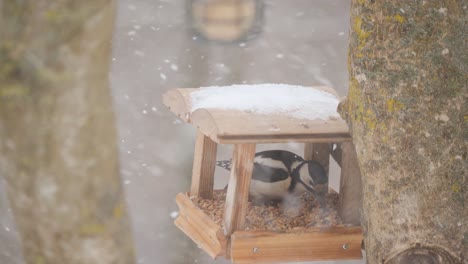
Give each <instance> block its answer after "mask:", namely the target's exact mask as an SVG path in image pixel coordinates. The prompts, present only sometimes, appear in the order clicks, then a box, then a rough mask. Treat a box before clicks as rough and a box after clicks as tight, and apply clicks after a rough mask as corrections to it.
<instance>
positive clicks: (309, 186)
mask: <svg viewBox="0 0 468 264" xmlns="http://www.w3.org/2000/svg"><path fill="white" fill-rule="evenodd" d="M216 165H218V166H220V167H222V168H225V169H227V170H231V161H230V160H224V161H218V162H216ZM306 191H309V192H311V193H312V194H313V195H314V197H315V198H316V200H317V201H318V202H319V203H320V205H321V206H323V205H324V203H325V195H326V193H327V191H328V177H327V175H326V172H325V169H324V168H323V167H322V166H321V165H320V164H319V163H318V162H316V161H311V160H309V161H306V160H304V159H303V158H302V157H300V156H298V155H296V154H294V153H292V152H290V151H286V150H267V151H262V152H258V153H256V154H255V158H254V167H253V171H252V180H251V181H250V189H249V194H250V196H251V198H252V200H254V201H282V200H283V199H285V198H287V197H288V196H289V195H294V196H299V195H301V194H302V193H304V192H306Z"/></svg>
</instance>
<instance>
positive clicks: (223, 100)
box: [191, 84, 340, 120]
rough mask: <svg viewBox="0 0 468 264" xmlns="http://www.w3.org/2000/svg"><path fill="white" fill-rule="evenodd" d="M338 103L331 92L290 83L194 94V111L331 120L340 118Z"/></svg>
mask: <svg viewBox="0 0 468 264" xmlns="http://www.w3.org/2000/svg"><path fill="white" fill-rule="evenodd" d="M311 88H312V89H311ZM338 103H339V99H338V97H337V96H336V95H333V94H331V93H330V92H326V91H323V90H321V89H314V87H304V86H297V85H288V84H258V85H231V86H225V87H217V86H212V87H203V88H201V89H200V90H198V91H195V92H192V93H191V105H192V108H191V112H193V111H195V110H197V109H200V108H205V109H225V110H239V111H246V112H250V113H257V114H265V115H268V114H278V113H279V114H284V115H286V116H290V117H293V118H297V119H309V120H314V119H322V120H328V119H337V118H340V116H339V115H338V113H337V112H336V108H337V106H338Z"/></svg>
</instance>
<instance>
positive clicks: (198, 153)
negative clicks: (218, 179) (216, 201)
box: [190, 130, 218, 199]
mask: <svg viewBox="0 0 468 264" xmlns="http://www.w3.org/2000/svg"><path fill="white" fill-rule="evenodd" d="M217 146H218V144H216V142H214V141H213V140H211V139H210V138H209V137H207V136H205V135H204V134H203V133H202V132H201V131H200V130H198V131H197V139H196V142H195V153H194V158H193V170H192V185H191V187H190V195H193V196H198V197H200V198H205V199H211V198H213V184H214V171H215V166H216V151H217Z"/></svg>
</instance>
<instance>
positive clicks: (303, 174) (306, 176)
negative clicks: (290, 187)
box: [299, 164, 313, 186]
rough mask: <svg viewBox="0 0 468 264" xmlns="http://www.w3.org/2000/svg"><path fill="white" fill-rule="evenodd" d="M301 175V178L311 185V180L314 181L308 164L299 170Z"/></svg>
mask: <svg viewBox="0 0 468 264" xmlns="http://www.w3.org/2000/svg"><path fill="white" fill-rule="evenodd" d="M299 177H300V178H301V180H302V181H303V182H304V183H305V184H307V185H309V186H310V184H309V181H311V180H312V181H313V179H312V177H310V174H309V168H308V166H307V164H306V165H304V166H302V167H301V169H300V170H299Z"/></svg>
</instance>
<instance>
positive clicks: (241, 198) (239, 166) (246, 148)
mask: <svg viewBox="0 0 468 264" xmlns="http://www.w3.org/2000/svg"><path fill="white" fill-rule="evenodd" d="M254 157H255V144H237V145H235V146H234V153H233V155H232V162H233V166H232V169H231V176H230V178H229V185H228V190H227V194H226V209H225V213H224V233H225V235H227V236H229V235H231V234H232V233H233V232H234V231H236V230H242V229H243V228H244V223H245V216H246V213H247V207H248V199H249V186H250V179H251V178H252V170H253V162H254Z"/></svg>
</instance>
